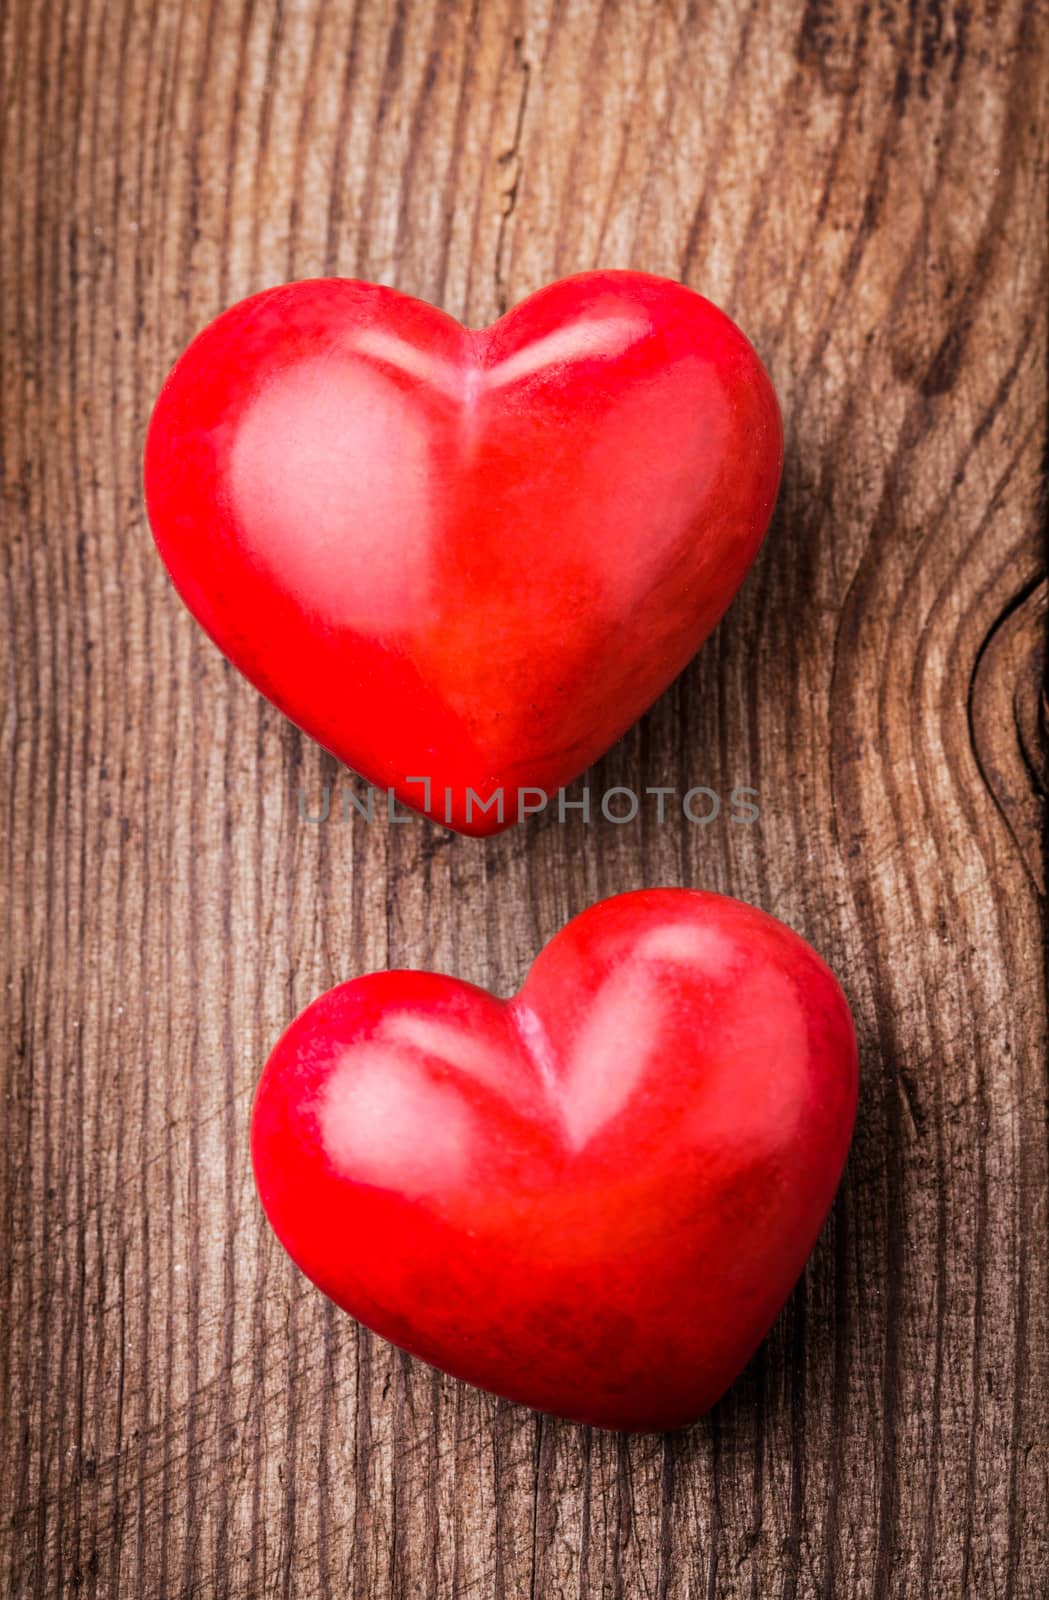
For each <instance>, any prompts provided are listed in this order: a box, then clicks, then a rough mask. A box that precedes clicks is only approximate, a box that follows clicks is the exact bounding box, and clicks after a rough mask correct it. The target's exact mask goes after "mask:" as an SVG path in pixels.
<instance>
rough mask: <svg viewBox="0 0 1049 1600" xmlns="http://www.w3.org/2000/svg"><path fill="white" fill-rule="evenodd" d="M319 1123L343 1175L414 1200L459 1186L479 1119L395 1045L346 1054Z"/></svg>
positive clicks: (325, 1093) (451, 1090)
mask: <svg viewBox="0 0 1049 1600" xmlns="http://www.w3.org/2000/svg"><path fill="white" fill-rule="evenodd" d="M318 1120H319V1122H320V1127H321V1134H322V1137H323V1141H324V1148H325V1150H326V1151H327V1153H328V1156H329V1158H330V1160H331V1161H332V1163H333V1164H334V1165H335V1166H336V1167H338V1168H339V1170H340V1171H342V1172H346V1173H350V1174H352V1176H353V1177H354V1178H356V1179H358V1180H359V1181H360V1182H361V1183H373V1184H375V1185H376V1186H377V1187H380V1188H397V1189H399V1190H400V1191H401V1192H402V1193H403V1194H406V1195H408V1196H409V1197H410V1198H412V1199H419V1198H421V1197H422V1196H423V1195H427V1194H437V1193H440V1192H441V1191H442V1190H443V1189H444V1188H445V1187H446V1186H447V1185H450V1184H453V1183H455V1182H456V1180H457V1179H458V1177H459V1176H460V1174H461V1173H462V1171H463V1168H464V1167H465V1165H466V1162H467V1160H468V1157H469V1148H470V1139H471V1132H472V1124H473V1118H472V1115H471V1113H470V1110H469V1108H468V1106H467V1105H466V1103H465V1102H464V1100H463V1098H462V1096H461V1095H460V1094H459V1092H458V1090H457V1089H456V1087H455V1085H454V1084H449V1083H440V1082H438V1081H437V1080H435V1079H434V1078H433V1077H432V1076H431V1074H430V1073H428V1072H427V1071H426V1068H425V1067H424V1066H423V1065H422V1064H421V1063H420V1062H417V1061H415V1060H413V1059H412V1057H411V1056H410V1055H406V1054H405V1053H404V1051H403V1050H401V1049H398V1048H397V1047H396V1046H389V1045H381V1044H374V1043H368V1044H359V1045H354V1046H353V1047H351V1048H350V1049H349V1050H347V1051H346V1053H345V1055H344V1056H343V1058H342V1060H341V1061H340V1063H339V1065H338V1066H337V1067H336V1068H335V1070H334V1072H333V1073H332V1075H331V1077H330V1078H329V1080H328V1082H327V1084H326V1086H325V1088H324V1091H323V1093H322V1096H321V1101H320V1105H319V1108H318Z"/></svg>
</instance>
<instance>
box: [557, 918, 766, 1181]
mask: <svg viewBox="0 0 1049 1600" xmlns="http://www.w3.org/2000/svg"><path fill="white" fill-rule="evenodd" d="M736 954H737V950H736V946H735V945H734V944H733V942H732V940H731V939H728V938H727V937H726V936H725V935H724V934H723V933H719V932H718V931H717V930H716V929H714V928H695V927H686V926H684V925H682V924H680V923H668V924H666V925H665V926H664V927H662V928H654V929H652V931H651V932H649V933H647V934H646V935H645V936H644V938H643V939H642V940H641V941H640V942H639V944H638V946H637V949H636V951H635V952H634V953H633V954H632V955H631V957H630V959H629V961H628V962H627V963H626V964H625V965H624V966H622V967H620V968H619V969H618V970H617V971H615V972H613V973H612V974H611V975H610V976H609V977H608V978H607V979H606V981H605V982H604V984H603V985H602V986H601V988H600V989H599V990H598V992H597V995H596V997H595V999H594V1003H593V1006H592V1009H591V1010H590V1012H589V1014H588V1016H587V1018H586V1021H585V1022H584V1024H583V1026H582V1028H581V1029H580V1031H579V1032H578V1033H577V1035H576V1037H575V1041H574V1043H573V1046H572V1054H571V1057H570V1059H569V1062H568V1068H567V1071H566V1073H565V1075H564V1078H563V1080H562V1083H561V1086H560V1095H559V1110H560V1113H561V1119H562V1121H563V1123H564V1127H565V1131H566V1133H567V1135H568V1139H569V1142H570V1143H571V1145H572V1148H573V1149H576V1150H578V1149H581V1148H582V1146H583V1145H585V1144H587V1143H588V1142H589V1141H590V1140H591V1139H592V1138H593V1137H594V1135H595V1134H596V1133H597V1132H598V1131H599V1129H601V1128H602V1127H604V1125H605V1124H606V1123H607V1122H610V1121H611V1119H612V1118H613V1117H614V1116H615V1115H616V1114H617V1113H618V1112H619V1111H621V1110H622V1109H623V1107H624V1106H625V1105H626V1104H627V1102H628V1101H629V1100H630V1098H631V1096H632V1095H633V1093H634V1091H635V1089H636V1088H637V1086H638V1084H639V1082H640V1081H641V1079H642V1078H643V1077H644V1075H645V1073H646V1071H647V1069H648V1066H649V1063H650V1061H651V1058H652V1055H653V1053H654V1051H656V1050H657V1049H658V1048H659V1042H660V1041H659V1024H660V1021H661V1019H662V1017H664V1016H665V1014H666V1010H665V1001H664V983H665V976H666V975H665V971H662V970H660V969H664V968H665V967H666V966H667V965H668V964H669V965H675V966H684V967H691V968H695V969H699V970H700V971H701V972H702V973H703V974H704V975H705V976H707V977H712V978H717V977H719V976H721V975H722V974H724V973H725V972H726V971H727V970H728V969H729V968H730V967H731V965H732V963H733V960H734V959H735V957H736Z"/></svg>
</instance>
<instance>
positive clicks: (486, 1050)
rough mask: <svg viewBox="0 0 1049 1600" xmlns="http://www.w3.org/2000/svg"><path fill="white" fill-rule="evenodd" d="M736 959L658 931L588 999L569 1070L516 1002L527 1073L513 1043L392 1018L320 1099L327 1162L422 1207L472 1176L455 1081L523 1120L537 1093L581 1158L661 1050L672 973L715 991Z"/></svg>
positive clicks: (708, 931) (709, 932)
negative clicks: (467, 1082) (502, 1045)
mask: <svg viewBox="0 0 1049 1600" xmlns="http://www.w3.org/2000/svg"><path fill="white" fill-rule="evenodd" d="M740 956H741V951H740V949H739V947H738V945H736V943H735V942H734V941H733V940H732V939H731V938H729V937H728V936H727V935H726V934H724V933H722V932H720V931H718V930H717V929H715V928H703V927H689V926H686V925H684V924H681V923H667V924H665V925H664V926H662V927H657V928H653V929H651V930H650V931H649V932H648V933H647V934H645V935H644V937H643V938H642V939H641V940H640V941H639V943H638V945H637V946H636V948H635V949H634V950H633V951H632V952H631V953H630V955H629V956H628V958H627V959H626V960H625V961H624V962H623V963H622V964H621V965H619V966H617V967H616V968H615V969H614V970H613V971H612V972H611V973H610V974H609V976H608V977H607V978H606V979H605V981H604V982H603V983H602V984H601V986H600V987H599V988H598V990H597V992H596V994H595V995H594V996H593V997H592V1000H591V1004H590V1008H589V1010H588V1011H587V1013H586V1015H585V1017H584V1020H583V1022H582V1025H581V1027H580V1028H579V1030H578V1031H577V1033H576V1035H575V1037H574V1039H573V1041H572V1044H571V1049H570V1054H569V1056H568V1060H567V1062H566V1063H565V1064H564V1067H563V1068H562V1066H561V1065H560V1063H559V1059H558V1053H557V1049H556V1047H555V1045H554V1043H553V1042H552V1040H551V1038H550V1036H549V1034H548V1032H547V1030H546V1027H545V1026H544V1023H543V1021H542V1019H541V1018H540V1017H539V1015H538V1014H537V1013H536V1012H535V1011H534V1009H533V1008H532V1007H531V1006H530V1005H528V1004H527V1002H525V1001H522V1000H520V999H517V1000H515V1001H514V1002H513V1004H512V1009H511V1016H512V1019H513V1023H514V1027H515V1029H516V1032H517V1036H518V1038H519V1039H520V1041H521V1044H522V1046H523V1052H524V1053H523V1055H522V1057H521V1058H520V1066H521V1071H520V1072H516V1071H515V1067H516V1066H517V1065H518V1063H517V1062H516V1061H515V1059H514V1056H513V1053H512V1044H511V1041H510V1040H507V1048H506V1050H497V1049H494V1048H492V1047H491V1046H490V1045H487V1044H485V1043H484V1042H483V1041H479V1040H478V1038H477V1037H476V1035H474V1034H472V1033H471V1032H469V1031H468V1030H467V1029H466V1028H465V1027H459V1026H457V1025H456V1024H455V1023H454V1022H451V1021H445V1020H443V1019H440V1018H436V1019H435V1018H433V1017H429V1016H426V1015H424V1014H422V1013H419V1012H412V1011H395V1012H392V1013H390V1014H389V1015H388V1016H386V1017H385V1018H383V1020H382V1022H381V1024H380V1026H379V1029H378V1032H377V1034H376V1036H375V1037H374V1038H373V1039H369V1040H366V1041H364V1042H362V1043H360V1044H357V1045H353V1046H351V1047H350V1048H349V1049H347V1050H346V1051H345V1053H344V1055H343V1057H342V1059H341V1061H340V1062H339V1064H338V1066H337V1067H336V1068H335V1070H334V1072H333V1073H332V1075H331V1078H330V1079H329V1081H328V1084H327V1086H326V1088H325V1090H324V1092H323V1094H322V1096H321V1102H320V1107H319V1113H318V1114H319V1120H320V1125H321V1131H322V1136H323V1140H324V1145H325V1148H326V1150H327V1152H328V1155H329V1157H330V1159H331V1160H332V1162H333V1163H334V1164H335V1165H336V1166H337V1167H339V1168H340V1169H341V1170H342V1171H344V1172H347V1173H351V1174H352V1175H353V1176H354V1177H355V1178H357V1179H359V1180H360V1181H361V1182H362V1183H374V1184H376V1185H379V1186H389V1187H396V1188H398V1189H400V1190H401V1191H402V1192H403V1193H405V1194H408V1195H410V1196H413V1197H416V1198H418V1197H421V1196H423V1195H427V1194H438V1193H440V1192H441V1191H442V1190H443V1189H445V1187H446V1186H448V1185H450V1184H452V1183H453V1182H454V1181H455V1180H456V1179H457V1177H458V1176H459V1175H460V1174H461V1173H462V1172H463V1170H464V1169H465V1166H466V1163H467V1161H468V1159H469V1146H470V1143H471V1139H472V1136H473V1128H474V1119H473V1112H472V1111H471V1109H470V1107H469V1105H468V1104H467V1102H466V1100H465V1099H464V1098H463V1096H462V1095H461V1094H460V1092H459V1089H458V1087H457V1085H456V1083H455V1078H456V1077H457V1076H459V1075H465V1076H466V1077H468V1078H470V1079H472V1080H473V1081H474V1082H477V1083H481V1084H484V1085H485V1087H486V1088H488V1089H490V1090H492V1091H493V1092H494V1093H496V1094H498V1095H500V1096H501V1097H502V1098H503V1099H504V1100H505V1101H506V1102H507V1103H509V1104H511V1105H513V1106H515V1107H516V1108H518V1109H519V1110H521V1111H522V1112H523V1113H527V1112H528V1111H529V1110H531V1111H532V1112H533V1113H534V1111H535V1109H536V1104H535V1101H534V1092H535V1089H536V1087H538V1089H539V1091H540V1093H541V1096H542V1100H543V1102H544V1103H545V1104H546V1105H547V1106H548V1107H549V1109H550V1110H551V1111H552V1112H553V1113H554V1115H555V1117H556V1119H557V1121H558V1123H559V1124H560V1126H561V1129H562V1132H563V1134H564V1137H565V1139H566V1141H567V1143H568V1144H569V1146H570V1147H571V1149H573V1150H580V1149H582V1148H583V1146H584V1145H586V1144H588V1143H589V1141H590V1140H591V1139H593V1138H594V1137H595V1135H596V1134H597V1133H598V1132H600V1130H601V1129H602V1128H603V1127H605V1126H606V1125H607V1124H608V1123H609V1122H610V1121H611V1120H612V1118H613V1117H615V1116H616V1115H618V1113H620V1112H621V1111H622V1110H623V1109H624V1108H625V1107H626V1106H627V1104H628V1103H629V1101H630V1099H631V1097H632V1095H633V1094H634V1092H635V1090H636V1089H637V1087H638V1084H639V1083H640V1082H641V1080H642V1079H643V1078H644V1076H645V1074H646V1072H647V1071H648V1069H649V1067H650V1064H651V1060H652V1056H653V1053H654V1052H655V1051H657V1050H659V1049H660V1048H661V1041H660V1023H661V1021H662V1020H663V1019H664V1018H665V1017H666V1016H667V1014H668V1012H667V977H668V972H667V969H668V967H669V968H671V969H674V968H677V969H685V971H686V973H688V972H689V971H691V972H692V973H693V974H701V975H702V976H704V977H706V978H709V979H712V980H713V981H714V982H718V981H719V980H721V981H724V980H725V979H727V978H728V977H729V975H730V974H731V971H732V968H733V967H734V965H735V964H736V963H737V962H738V960H739V959H740ZM525 1057H527V1060H528V1062H530V1063H531V1067H532V1071H531V1072H530V1073H529V1072H528V1070H527V1068H526V1066H525ZM435 1068H436V1072H435ZM530 1100H532V1105H531V1106H529V1101H530Z"/></svg>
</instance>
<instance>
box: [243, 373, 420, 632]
mask: <svg viewBox="0 0 1049 1600" xmlns="http://www.w3.org/2000/svg"><path fill="white" fill-rule="evenodd" d="M391 440H394V441H396V448H391ZM230 482H231V485H232V491H233V502H234V508H235V510H236V512H237V515H238V518H239V520H240V521H241V522H242V523H243V524H244V526H245V527H250V528H251V529H252V530H253V537H252V555H253V559H254V560H257V561H260V562H263V563H265V564H266V565H267V566H268V567H269V568H270V569H271V570H272V571H273V573H274V575H275V576H276V577H277V579H278V580H279V582H280V583H281V585H282V586H283V587H285V588H286V589H288V590H290V591H291V592H292V593H294V594H297V595H300V596H302V597H303V599H304V600H308V601H309V602H310V603H311V604H314V605H316V606H318V607H321V608H323V620H325V621H334V622H337V623H338V624H339V625H340V626H343V627H346V626H349V627H361V628H362V629H365V630H367V631H375V630H380V629H385V630H395V629H396V628H397V627H398V625H399V624H401V623H402V622H403V619H404V617H405V616H406V615H411V614H412V612H413V611H415V610H418V608H419V607H420V605H421V604H422V602H423V600H424V597H425V596H426V594H427V593H428V589H429V581H430V580H429V567H430V545H429V542H428V539H427V526H428V521H427V518H428V513H429V506H430V502H431V498H432V482H433V467H432V462H431V457H430V444H429V440H428V436H427V432H426V428H425V426H424V423H423V420H422V419H421V418H420V416H419V414H418V410H417V408H416V407H415V406H413V404H412V403H411V401H410V399H409V398H408V397H406V396H404V395H403V394H401V393H400V391H399V390H398V387H397V385H396V383H394V382H393V381H392V379H391V378H390V377H388V376H387V375H385V374H383V373H382V372H380V371H379V370H377V369H375V368H373V367H369V366H367V365H366V364H365V363H364V362H356V363H352V364H347V363H346V362H345V361H334V360H330V359H327V358H324V357H317V358H316V359H314V360H312V361H308V362H304V363H303V364H302V366H300V367H297V368H295V370H294V371H292V372H288V373H284V374H282V375H280V376H279V377H277V378H276V379H274V380H273V382H271V383H270V384H269V385H268V386H267V387H266V388H265V389H263V390H262V392H261V394H259V396H258V398H257V399H256V400H255V401H254V402H253V404H252V406H251V409H250V410H249V412H248V413H247V416H246V417H245V420H244V423H243V425H242V427H241V428H240V429H239V431H238V433H237V435H236V437H235V440H234V443H233V454H232V458H231V462H230ZM318 572H323V573H324V575H325V582H324V585H323V588H321V587H320V586H319V585H318V584H317V581H316V574H317V573H318Z"/></svg>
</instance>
